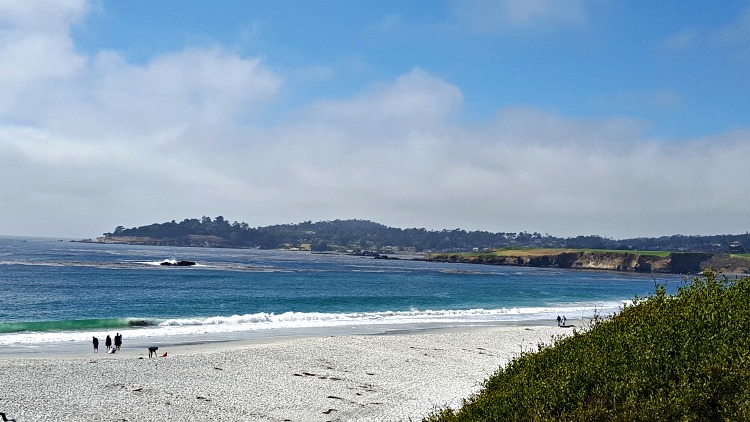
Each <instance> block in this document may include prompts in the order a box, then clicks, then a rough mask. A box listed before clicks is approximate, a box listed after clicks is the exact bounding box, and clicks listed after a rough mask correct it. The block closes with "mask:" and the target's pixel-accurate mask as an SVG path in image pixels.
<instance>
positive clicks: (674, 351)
mask: <svg viewBox="0 0 750 422" xmlns="http://www.w3.org/2000/svg"><path fill="white" fill-rule="evenodd" d="M749 334H750V278H748V277H743V278H737V279H734V280H731V281H730V280H729V279H727V278H726V277H724V276H723V277H721V278H717V276H716V274H714V273H712V272H707V273H705V274H704V275H703V276H701V277H697V278H695V279H694V280H693V281H692V282H690V283H686V284H685V285H684V286H682V287H680V288H679V290H678V292H677V293H676V294H675V295H668V294H667V293H666V291H665V288H664V286H657V288H656V292H655V293H654V294H653V295H651V296H649V297H646V298H635V300H634V301H633V304H632V305H630V306H627V307H625V308H624V309H623V310H622V311H621V312H619V313H618V314H616V315H615V316H613V317H611V318H607V319H602V318H595V320H594V322H593V323H592V324H591V326H590V327H589V328H588V329H587V330H586V331H585V332H575V333H574V334H573V335H571V336H570V337H566V338H562V339H557V341H556V342H555V343H554V345H552V346H544V345H540V346H539V348H538V351H537V352H535V353H526V354H523V355H521V356H520V357H519V358H517V359H515V360H513V361H512V362H510V363H509V364H508V365H507V367H505V368H502V369H500V370H498V371H497V372H496V373H495V374H494V375H493V376H492V377H490V378H489V379H488V380H486V381H485V385H484V388H483V390H482V391H481V392H479V393H478V394H477V395H475V396H473V397H471V398H470V399H468V400H466V401H465V402H464V405H463V407H462V408H461V409H459V410H457V411H453V410H451V409H445V410H443V411H442V412H440V413H438V414H434V415H431V416H430V417H428V418H427V419H426V420H427V421H551V420H555V421H558V420H581V421H652V420H680V421H706V420H710V421H715V420H726V421H738V420H739V421H741V420H750V335H749Z"/></svg>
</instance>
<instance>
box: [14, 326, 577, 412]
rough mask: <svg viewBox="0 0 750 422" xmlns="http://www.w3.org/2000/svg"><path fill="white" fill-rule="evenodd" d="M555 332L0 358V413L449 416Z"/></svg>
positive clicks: (492, 331) (496, 331)
mask: <svg viewBox="0 0 750 422" xmlns="http://www.w3.org/2000/svg"><path fill="white" fill-rule="evenodd" d="M566 333H569V331H566V330H564V329H560V328H558V327H537V326H533V327H493V328H482V329H469V330H461V331H450V332H431V333H421V334H398V335H363V336H336V337H324V338H308V339H291V340H286V341H277V342H274V343H269V344H257V343H256V344H248V343H219V344H207V345H198V346H185V347H179V348H178V347H174V348H171V349H162V348H160V350H159V352H165V351H166V352H168V353H169V356H168V357H166V358H154V359H149V358H148V352H147V350H145V349H143V350H140V349H139V350H128V349H123V353H120V354H116V355H108V354H105V353H99V354H93V353H91V354H89V355H87V356H85V357H70V356H56V357H45V358H28V357H16V358H13V357H6V358H3V359H0V377H2V379H0V412H5V413H6V414H7V415H8V417H10V418H15V419H16V420H17V421H18V422H22V421H23V422H26V421H40V420H53V421H63V420H65V421H94V420H103V421H174V420H191V421H192V420H210V421H331V420H340V421H355V420H359V421H401V420H421V418H422V417H424V416H426V415H427V414H429V413H430V412H432V411H434V410H435V409H437V408H440V407H444V406H446V405H448V406H451V407H454V408H455V407H457V406H458V405H460V403H461V400H462V399H464V398H467V397H469V396H470V395H471V394H472V393H474V392H476V391H478V390H479V389H480V387H481V385H482V382H483V381H484V380H485V379H486V378H487V377H489V376H490V375H491V374H492V373H493V372H494V371H495V370H497V368H499V367H500V366H502V365H505V364H506V363H507V362H508V361H509V360H510V359H511V358H513V357H515V356H517V355H518V354H519V353H520V352H521V351H535V350H536V345H537V344H538V343H539V342H545V343H549V342H550V340H551V338H552V336H554V335H561V334H566Z"/></svg>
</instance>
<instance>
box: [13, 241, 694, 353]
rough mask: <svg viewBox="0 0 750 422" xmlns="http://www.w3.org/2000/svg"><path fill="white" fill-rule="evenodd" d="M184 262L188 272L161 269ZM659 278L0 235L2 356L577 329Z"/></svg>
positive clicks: (670, 282)
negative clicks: (113, 343) (508, 327)
mask: <svg viewBox="0 0 750 422" xmlns="http://www.w3.org/2000/svg"><path fill="white" fill-rule="evenodd" d="M165 260H166V261H170V262H174V261H180V260H189V261H193V262H195V263H196V265H195V266H190V267H176V266H163V265H160V264H161V263H162V262H164V261H165ZM656 283H659V284H666V285H667V288H668V289H669V290H674V289H676V287H677V286H679V285H681V284H682V283H683V278H682V277H680V276H674V275H663V274H633V273H620V272H610V271H585V270H557V269H545V268H523V267H503V266H488V265H473V264H451V263H432V262H423V261H417V260H412V259H398V260H393V259H389V260H384V259H374V258H371V257H362V256H350V255H343V254H314V253H310V252H299V251H295V252H293V251H268V250H255V249H209V248H177V247H157V246H132V245H107V244H93V243H77V242H69V241H60V240H50V239H37V238H12V237H0V290H1V291H2V305H0V354H18V353H43V352H44V351H45V350H49V348H50V347H55V348H56V350H64V351H69V352H71V353H77V352H79V351H82V350H88V348H90V341H91V338H92V336H98V337H99V339H100V342H101V343H102V344H103V339H104V337H105V336H106V335H112V336H114V334H115V333H116V332H119V333H121V334H123V338H124V344H123V347H125V346H132V347H145V346H146V345H148V344H157V343H158V344H162V345H163V344H189V343H191V342H209V341H224V340H259V341H263V340H264V339H271V338H278V337H288V336H310V335H337V334H380V333H383V334H386V333H390V332H400V331H412V330H422V329H436V328H438V329H439V328H462V327H471V326H480V325H502V324H536V323H540V324H555V323H556V322H555V319H556V317H557V316H558V315H561V316H563V315H564V316H565V317H566V318H567V320H568V322H569V323H571V324H574V325H577V326H581V325H582V324H585V321H586V320H587V319H588V318H590V317H591V316H592V315H593V314H594V313H595V312H596V313H599V314H602V315H609V314H612V313H614V312H617V311H618V310H619V309H621V307H622V306H623V304H625V303H627V302H629V301H630V300H631V299H633V297H634V296H636V295H638V296H644V295H648V294H650V293H653V291H654V287H655V284H656Z"/></svg>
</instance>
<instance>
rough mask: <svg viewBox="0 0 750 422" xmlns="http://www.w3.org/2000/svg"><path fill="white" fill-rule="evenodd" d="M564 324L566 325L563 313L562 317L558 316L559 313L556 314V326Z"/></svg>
mask: <svg viewBox="0 0 750 422" xmlns="http://www.w3.org/2000/svg"><path fill="white" fill-rule="evenodd" d="M565 325H566V324H565V315H563V316H562V318H560V315H558V316H557V326H558V327H564V326H565Z"/></svg>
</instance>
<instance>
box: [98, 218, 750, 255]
mask: <svg viewBox="0 0 750 422" xmlns="http://www.w3.org/2000/svg"><path fill="white" fill-rule="evenodd" d="M104 237H105V238H108V239H109V240H110V241H111V240H113V239H114V240H116V238H118V237H134V238H141V239H144V240H143V242H142V243H149V242H151V243H153V244H170V245H176V246H195V245H204V246H205V245H206V244H209V245H210V246H218V247H222V246H223V247H237V248H263V249H275V248H279V247H282V246H283V245H303V244H306V245H311V247H313V245H316V246H315V247H316V248H317V247H319V246H322V245H323V244H325V245H326V247H327V249H332V250H351V249H361V250H381V249H389V250H393V249H394V248H397V249H409V250H414V251H418V252H421V251H440V252H467V251H472V250H479V251H481V250H484V249H492V248H572V249H609V250H623V251H627V250H651V251H675V252H678V251H685V252H687V251H689V252H705V253H727V254H728V253H739V252H742V250H743V248H742V245H745V247H747V246H750V233H745V234H742V235H715V236H685V235H673V236H663V237H659V238H632V239H624V240H615V239H611V238H606V237H602V236H597V235H581V236H576V237H567V238H560V237H554V236H550V235H549V234H545V235H542V234H541V233H539V232H533V233H529V232H526V231H522V232H517V233H515V232H498V233H491V232H487V231H466V230H463V229H458V228H456V229H452V230H446V229H444V230H426V229H424V228H407V229H400V228H395V227H388V226H385V225H383V224H379V223H375V222H372V221H368V220H333V221H319V222H316V223H313V222H311V221H305V222H302V223H298V224H277V225H271V226H266V227H255V228H253V227H250V225H249V224H247V223H244V222H237V221H234V222H233V223H230V222H229V220H227V219H226V218H224V217H223V216H217V217H215V218H211V217H208V216H203V217H201V218H200V219H197V218H192V219H185V220H182V221H181V222H179V223H177V222H175V221H174V220H172V221H170V222H166V223H155V224H150V225H147V226H141V227H133V228H129V229H127V228H125V227H123V226H117V228H115V230H114V232H112V233H104ZM148 239H151V241H149V240H148Z"/></svg>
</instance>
